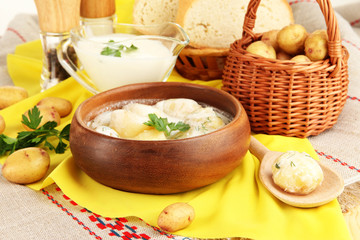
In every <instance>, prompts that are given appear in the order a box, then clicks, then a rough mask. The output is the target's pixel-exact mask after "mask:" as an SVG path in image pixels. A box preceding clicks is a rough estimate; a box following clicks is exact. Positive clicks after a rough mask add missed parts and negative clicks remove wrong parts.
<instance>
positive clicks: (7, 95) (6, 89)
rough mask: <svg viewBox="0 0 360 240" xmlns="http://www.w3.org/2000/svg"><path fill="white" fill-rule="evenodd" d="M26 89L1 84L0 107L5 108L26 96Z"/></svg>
mask: <svg viewBox="0 0 360 240" xmlns="http://www.w3.org/2000/svg"><path fill="white" fill-rule="evenodd" d="M28 96H29V95H28V92H27V91H26V89H24V88H22V87H17V86H1V87H0V109H4V108H7V107H9V106H11V105H13V104H15V103H17V102H20V101H21V100H24V99H25V98H27V97H28Z"/></svg>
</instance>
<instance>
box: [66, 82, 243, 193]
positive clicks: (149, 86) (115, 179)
mask: <svg viewBox="0 0 360 240" xmlns="http://www.w3.org/2000/svg"><path fill="white" fill-rule="evenodd" d="M169 98H190V99H193V100H195V101H197V102H201V103H206V104H209V105H211V106H213V107H216V108H219V109H221V110H224V111H226V112H228V113H230V114H231V115H232V116H233V119H232V121H231V122H230V123H229V124H227V125H226V126H225V127H223V128H221V129H218V130H216V131H214V132H212V133H209V134H205V135H202V136H197V137H192V138H186V139H177V140H162V141H141V140H129V139H120V138H115V137H110V136H106V135H103V134H100V133H98V132H95V131H93V130H91V129H90V128H88V127H87V122H89V121H90V120H92V119H93V118H94V117H95V116H97V115H98V114H99V113H101V112H102V111H104V110H105V109H118V108H121V107H122V105H124V104H126V103H128V102H129V100H131V101H132V102H136V101H140V102H141V100H144V99H150V100H157V101H159V100H164V99H169ZM124 102H125V103H124ZM249 144H250V124H249V121H248V117H247V115H246V113H245V110H244V109H243V107H242V106H241V104H240V102H239V101H238V100H236V98H234V97H233V96H231V95H230V94H228V93H226V92H225V91H222V90H219V89H216V88H213V87H207V86H201V85H196V84H190V83H171V82H168V83H140V84H132V85H127V86H123V87H119V88H115V89H112V90H109V91H106V92H102V93H100V94H97V95H94V96H93V97H91V98H89V99H87V100H86V101H84V102H83V103H82V104H81V105H80V106H79V107H78V109H77V110H76V112H75V115H74V117H73V120H72V123H71V130H70V148H71V152H72V154H73V158H74V160H75V163H76V164H77V166H78V167H79V168H81V169H82V170H83V171H84V172H85V173H86V174H88V175H89V176H90V177H91V178H93V179H94V180H96V181H97V182H99V183H102V184H104V185H106V186H109V187H112V188H115V189H120V190H124V191H130V192H138V193H150V194H169V193H178V192H184V191H189V190H192V189H196V188H199V187H203V186H206V185H208V184H211V183H214V182H216V181H218V180H219V179H221V178H223V177H224V176H226V175H227V174H228V173H230V172H231V171H232V170H234V169H235V168H236V167H238V166H239V164H240V163H241V161H242V158H243V157H244V155H245V154H246V152H247V151H248V147H249Z"/></svg>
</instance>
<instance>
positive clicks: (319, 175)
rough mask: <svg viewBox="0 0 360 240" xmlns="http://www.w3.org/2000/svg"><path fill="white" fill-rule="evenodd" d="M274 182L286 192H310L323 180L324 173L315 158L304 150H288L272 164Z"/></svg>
mask: <svg viewBox="0 0 360 240" xmlns="http://www.w3.org/2000/svg"><path fill="white" fill-rule="evenodd" d="M272 173H273V175H272V178H273V180H274V183H275V184H276V185H278V186H279V187H280V188H282V189H283V190H284V191H286V192H291V193H295V194H302V195H303V194H309V193H310V192H312V191H314V190H315V189H316V188H317V187H318V186H319V185H320V184H321V183H322V181H323V179H324V173H323V171H322V169H321V167H320V165H319V164H318V163H317V161H316V160H315V159H313V158H312V157H311V156H310V155H308V154H307V153H304V152H296V151H288V152H285V153H283V154H282V155H281V156H280V157H279V158H278V159H276V161H275V163H274V165H273V166H272Z"/></svg>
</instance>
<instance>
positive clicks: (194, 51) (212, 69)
mask: <svg viewBox="0 0 360 240" xmlns="http://www.w3.org/2000/svg"><path fill="white" fill-rule="evenodd" d="M228 53H229V49H228V48H219V49H216V48H200V49H199V48H192V47H186V48H184V49H183V50H182V51H181V53H180V55H179V57H178V58H177V60H176V64H175V69H176V70H177V71H178V72H179V73H180V75H182V76H183V77H185V78H187V79H190V80H203V81H208V80H214V79H221V76H222V73H223V70H224V65H225V61H226V57H227V55H228Z"/></svg>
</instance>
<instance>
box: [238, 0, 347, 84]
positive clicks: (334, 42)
mask: <svg viewBox="0 0 360 240" xmlns="http://www.w3.org/2000/svg"><path fill="white" fill-rule="evenodd" d="M260 2H261V0H250V2H249V5H248V8H247V11H246V14H245V18H244V26H243V33H242V37H243V38H244V39H245V38H251V39H252V40H255V39H257V38H258V37H259V35H261V34H256V33H254V32H253V28H254V26H255V19H256V12H257V9H258V7H259V5H260ZM316 2H317V3H318V4H319V6H320V9H321V12H322V13H323V15H324V18H325V23H326V27H327V34H328V37H329V40H328V54H329V57H330V62H331V64H333V65H335V69H334V71H333V72H332V73H331V75H330V77H332V76H335V75H336V74H337V73H339V72H340V70H341V59H342V56H343V51H342V45H341V38H340V30H339V25H338V21H337V19H336V16H335V13H334V10H333V7H332V5H331V2H330V0H316Z"/></svg>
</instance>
